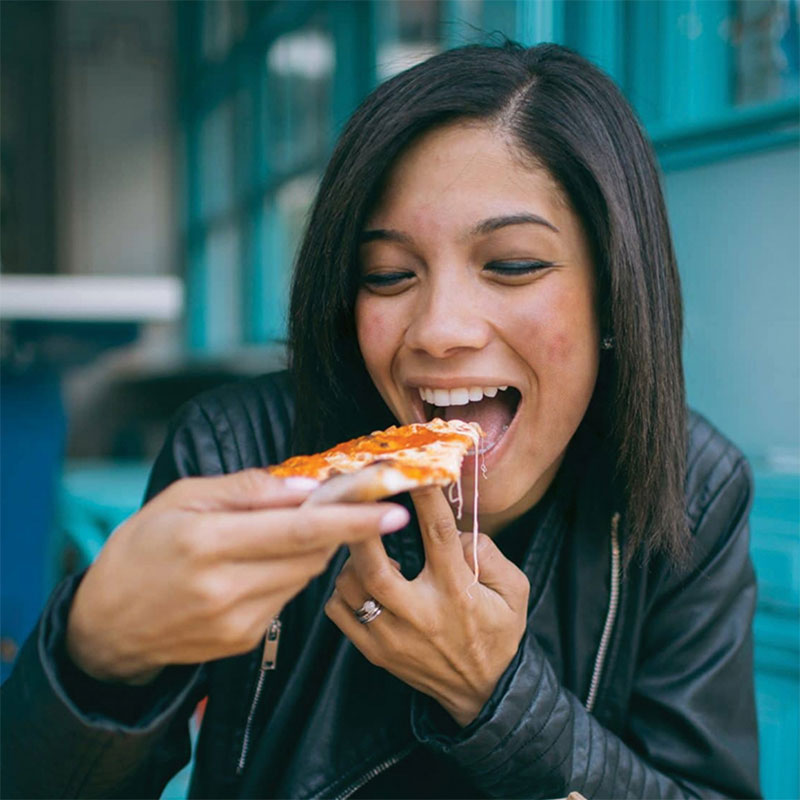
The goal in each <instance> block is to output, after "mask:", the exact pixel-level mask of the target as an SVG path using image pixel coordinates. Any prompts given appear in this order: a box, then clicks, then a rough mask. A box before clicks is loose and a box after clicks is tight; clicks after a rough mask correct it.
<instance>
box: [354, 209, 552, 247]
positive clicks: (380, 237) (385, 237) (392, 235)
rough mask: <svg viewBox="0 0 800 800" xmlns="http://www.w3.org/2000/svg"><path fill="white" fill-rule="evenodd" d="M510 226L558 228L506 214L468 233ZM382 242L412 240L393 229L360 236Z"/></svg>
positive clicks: (536, 218) (363, 241)
mask: <svg viewBox="0 0 800 800" xmlns="http://www.w3.org/2000/svg"><path fill="white" fill-rule="evenodd" d="M510 225H544V227H545V228H550V230H552V231H555V232H556V233H559V232H560V231H559V230H558V228H557V227H556V226H555V225H553V223H552V222H550V221H549V220H546V219H545V218H544V217H540V216H539V215H538V214H527V213H525V214H507V215H505V216H502V217H489V219H484V220H481V221H480V222H479V223H478V224H477V225H475V226H474V227H473V228H472V229H471V230H470V232H469V235H470V236H483V235H486V234H487V233H492V232H493V231H496V230H500V228H506V227H508V226H510ZM374 241H383V242H399V243H400V244H412V243H413V239H412V237H411V236H409V235H408V234H407V233H403V232H402V231H398V230H394V229H393V228H374V229H373V230H369V231H364V233H362V234H361V244H367V243H368V242H374Z"/></svg>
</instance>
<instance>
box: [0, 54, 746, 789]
mask: <svg viewBox="0 0 800 800" xmlns="http://www.w3.org/2000/svg"><path fill="white" fill-rule="evenodd" d="M680 339H681V309H680V294H679V286H678V275H677V270H676V265H675V258H674V255H673V251H672V247H671V243H670V237H669V231H668V227H667V220H666V214H665V210H664V206H663V201H662V197H661V192H660V189H659V184H658V178H657V173H656V169H655V166H654V161H653V157H652V153H651V151H650V149H649V147H648V145H647V144H646V142H645V140H644V138H643V136H642V134H641V132H640V130H639V128H638V126H637V123H636V121H635V119H634V117H633V115H632V113H631V111H630V109H629V107H628V105H627V104H626V103H625V101H624V100H623V98H622V97H621V95H620V94H619V93H618V91H617V90H616V89H615V88H614V86H613V85H612V83H611V82H610V81H609V80H608V79H607V78H606V77H605V76H604V75H603V74H602V73H601V72H599V71H598V70H597V69H596V68H594V67H592V66H591V65H590V64H588V63H587V62H586V61H584V60H583V59H582V58H580V57H579V56H577V55H575V54H573V53H571V52H570V51H567V50H565V49H563V48H560V47H556V46H552V45H542V46H539V47H535V48H531V49H528V50H526V49H523V48H520V47H517V46H515V45H510V44H509V45H507V46H505V47H502V48H487V47H468V48H464V49H460V50H455V51H450V52H447V53H444V54H442V55H440V56H437V57H435V58H433V59H431V60H429V61H427V62H426V63H424V64H422V65H420V66H417V67H415V68H413V69H411V70H409V71H408V72H405V73H403V74H401V75H399V76H397V77H395V78H393V79H392V80H390V81H389V82H387V83H386V84H384V85H383V86H381V87H379V88H378V89H377V90H376V91H375V92H374V93H373V94H372V95H371V96H370V97H368V98H367V100H366V101H365V102H364V104H363V105H362V106H361V108H360V109H359V110H358V111H357V112H356V114H355V115H354V117H353V118H352V120H351V121H350V123H349V125H348V127H347V129H346V130H345V132H344V134H343V135H342V138H341V141H340V142H339V145H338V147H337V149H336V151H335V153H334V155H333V157H332V159H331V163H330V165H329V167H328V170H327V172H326V174H325V177H324V178H323V181H322V185H321V188H320V192H319V197H318V199H317V202H316V205H315V207H314V210H313V214H312V217H311V220H310V224H309V229H308V233H307V234H306V238H305V241H304V244H303V247H302V249H301V252H300V255H299V259H298V264H297V267H296V274H295V281H294V287H293V294H292V307H291V342H290V344H291V353H292V373H291V376H286V375H278V376H266V377H264V378H262V379H259V380H256V381H251V382H244V383H241V384H237V385H235V386H233V387H226V388H223V389H221V390H217V391H214V392H211V393H210V394H207V395H205V396H203V397H201V398H199V399H197V400H196V401H194V402H192V403H190V404H189V405H188V406H187V407H186V408H185V409H184V410H183V411H182V413H181V414H180V415H179V417H178V419H177V421H176V422H175V424H174V426H173V428H172V430H171V433H170V436H169V439H168V441H167V444H166V446H165V447H164V449H163V451H162V453H161V455H160V456H159V459H158V461H157V463H156V466H155V468H154V471H153V475H152V479H151V483H150V487H149V491H148V497H149V498H150V500H149V502H148V503H147V504H146V505H145V506H144V508H143V509H142V510H141V511H140V512H139V513H138V514H137V515H135V516H134V517H132V518H131V519H130V520H128V521H127V522H126V523H125V524H124V525H122V526H121V527H120V528H119V529H118V530H117V531H116V532H115V533H114V535H113V536H112V537H111V539H110V541H109V543H108V544H107V546H106V548H105V549H104V551H103V552H102V553H101V555H100V557H99V559H98V560H97V562H96V563H95V564H94V565H93V566H92V567H91V568H90V569H89V571H88V573H87V574H86V576H85V578H83V580H82V581H80V579H76V580H73V581H71V582H68V583H67V584H65V585H63V586H62V587H60V588H59V590H58V591H57V592H56V594H55V595H54V598H53V599H52V600H51V603H50V605H49V607H48V609H47V610H46V611H45V614H44V617H43V619H42V622H41V624H40V626H39V629H38V631H37V633H36V634H35V635H34V636H33V637H32V638H31V640H30V641H29V642H28V643H27V645H26V646H25V648H24V650H23V652H22V654H21V655H20V659H19V663H18V665H17V667H16V670H15V672H14V674H13V676H12V677H11V679H10V680H9V681H8V684H7V686H6V687H5V688H4V692H5V693H6V697H5V698H4V700H5V702H6V704H7V709H6V712H5V714H4V719H5V720H6V721H8V720H9V719H11V720H13V724H14V725H15V731H16V736H15V737H14V740H13V741H11V737H10V736H8V735H6V736H4V737H3V747H4V748H7V750H6V754H5V756H4V759H5V763H4V769H5V771H6V777H5V780H8V781H9V785H10V786H14V787H15V790H16V791H18V792H19V793H34V792H38V793H43V794H48V795H56V794H58V795H64V794H66V795H74V794H81V795H87V796H88V795H94V796H112V795H119V796H129V795H130V796H155V795H157V794H158V793H159V792H160V790H161V788H162V787H163V785H164V784H165V782H166V781H167V780H168V778H169V777H170V776H171V775H172V774H173V773H174V772H175V771H176V769H177V768H178V767H179V766H180V765H181V764H182V763H184V762H185V761H186V759H187V758H188V747H189V744H188V736H187V730H186V729H187V723H186V721H187V718H188V715H189V714H190V713H191V710H192V708H193V707H194V704H195V703H196V702H197V700H198V699H199V698H200V697H202V696H203V695H205V694H208V697H209V702H208V707H207V710H206V714H205V719H204V722H203V727H202V731H201V734H200V739H199V744H198V750H197V756H196V768H195V774H194V778H193V784H192V791H193V793H194V794H195V795H196V796H205V797H212V796H213V797H231V796H247V797H250V796H262V797H263V796H277V797H347V796H355V797H413V796H419V797H479V796H499V797H521V796H526V797H561V796H564V795H566V794H567V793H568V792H569V791H572V790H577V791H580V792H582V793H583V794H584V795H586V796H599V797H612V796H613V797H623V796H631V797H651V796H652V797H656V796H666V795H668V796H695V795H718V794H722V795H730V796H748V797H750V796H754V795H756V794H758V791H759V790H758V777H757V735H756V723H755V712H754V702H753V685H752V642H751V633H750V626H751V620H752V613H753V606H754V597H755V585H754V576H753V571H752V568H751V565H750V561H749V556H748V541H747V537H748V534H747V512H748V507H749V499H750V495H751V481H750V477H749V471H748V468H747V465H746V463H745V461H744V459H743V458H742V456H741V454H740V453H739V452H738V451H737V450H736V449H735V448H734V447H733V446H732V445H731V444H730V443H728V442H727V441H726V440H725V439H724V438H723V437H722V436H721V435H720V434H719V433H717V432H716V431H715V430H714V429H713V428H712V427H711V426H710V425H709V424H708V423H707V422H705V421H704V420H702V419H701V418H699V417H697V416H695V415H688V417H687V412H686V411H685V406H684V403H685V400H684V389H683V377H682V368H681V357H680V353H681V343H680ZM504 387H507V388H504ZM465 392H466V395H465ZM465 396H466V397H467V398H472V402H470V403H468V404H466V405H464V400H465ZM424 398H428V399H429V400H431V399H432V400H433V403H432V404H431V403H426V402H424ZM433 413H437V414H440V415H444V416H446V417H448V418H451V417H459V418H466V419H473V420H478V421H480V422H481V424H482V426H483V427H484V429H485V430H486V431H487V434H488V441H487V446H488V449H487V452H486V453H485V454H484V459H485V466H486V478H485V480H484V479H481V480H480V486H479V490H480V503H481V506H480V512H479V523H480V527H481V530H482V531H483V532H484V534H483V535H482V536H481V540H480V548H479V561H480V583H479V584H477V585H475V584H474V579H473V573H472V571H471V567H470V564H471V554H470V553H469V552H468V550H469V544H470V542H469V536H468V534H461V533H460V531H459V528H458V525H461V526H463V530H465V531H466V530H470V528H471V520H470V519H469V518H465V519H464V520H462V521H461V522H459V523H457V522H456V520H455V518H454V515H453V512H452V509H451V508H450V506H449V505H448V502H447V500H446V499H445V497H444V495H443V494H442V493H441V492H440V491H439V490H423V491H418V492H415V493H414V496H413V498H412V500H411V503H413V506H412V505H411V503H409V502H405V506H408V507H409V509H412V508H413V513H412V514H411V515H409V512H408V511H407V510H406V508H405V507H404V505H403V504H398V503H376V504H363V505H355V506H346V505H339V506H328V507H323V508H320V507H316V508H314V507H300V505H299V504H300V503H301V502H302V500H303V499H304V497H305V496H306V495H307V493H308V491H309V488H310V487H309V486H308V485H306V484H305V483H304V482H303V481H300V482H298V481H287V482H285V483H281V482H279V481H277V480H275V479H270V478H269V477H267V476H265V475H264V474H263V473H261V472H257V471H254V470H250V471H244V472H242V471H241V470H243V469H245V468H250V467H261V466H264V465H267V464H269V463H274V462H276V461H279V460H281V459H283V458H285V457H287V456H288V455H290V454H291V452H297V451H299V452H309V451H313V450H317V449H321V448H323V447H325V446H329V445H331V444H333V443H335V442H336V441H340V440H342V439H344V438H347V437H350V436H354V435H358V434H361V433H364V432H366V431H369V430H371V429H374V428H377V427H383V426H385V425H388V424H391V423H392V422H394V421H397V420H399V421H401V422H404V423H405V422H410V421H413V420H415V419H424V418H425V417H426V416H430V415H431V414H433ZM293 420H294V422H293ZM293 436H294V439H293V438H292V437H293ZM223 473H233V474H231V475H224V476H223ZM470 474H471V470H470V469H465V470H464V476H463V479H464V484H465V486H464V488H465V490H466V491H470V490H471V488H472V485H471V483H470V480H471V478H470ZM195 475H202V476H218V477H202V478H197V477H187V476H195ZM392 531H396V532H395V533H394V534H392V535H388V536H385V538H383V540H381V538H380V534H387V533H389V532H392ZM342 544H347V545H349V548H348V549H345V548H341V547H340V545H342ZM370 599H374V600H376V601H377V602H378V603H379V604H380V606H381V607H382V612H381V613H380V614H379V615H378V616H375V615H374V614H373V615H369V616H371V617H372V619H371V621H369V622H368V623H367V624H362V623H361V622H360V621H359V620H358V619H357V618H356V612H358V611H359V610H360V609H362V607H363V605H364V603H365V602H366V601H368V600H370ZM279 613H280V617H279V618H277V617H276V615H278V614H279ZM273 618H275V621H273ZM362 618H363V615H362ZM368 618H369V617H368ZM266 629H268V634H267V637H266V640H265V642H262V638H263V632H264V630H266ZM278 644H279V647H277V655H276V646H277V645H278ZM198 663H202V664H203V666H202V667H197V666H191V665H195V664H198ZM181 665H183V666H181ZM23 720H24V721H23ZM31 753H36V762H37V764H41V763H42V760H43V759H44V761H45V763H46V764H47V765H48V766H47V769H46V771H44V772H46V774H36V772H37V771H36V770H35V768H33V767H32V763H33V762H32V759H31V756H30V754H31ZM9 772H10V773H11V776H10V777H9V774H8V773H9ZM15 781H19V783H14V782H15Z"/></svg>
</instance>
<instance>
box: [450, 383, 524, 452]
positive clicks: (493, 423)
mask: <svg viewBox="0 0 800 800" xmlns="http://www.w3.org/2000/svg"><path fill="white" fill-rule="evenodd" d="M503 394H506V392H503V393H501V394H499V395H498V396H497V397H484V398H483V400H479V401H478V402H477V403H467V405H465V406H447V408H444V409H442V411H443V412H444V418H445V419H446V420H451V419H460V420H463V421H464V422H477V423H478V424H479V425H480V426H481V428H483V432H484V433H485V434H486V440H485V443H484V444H483V446H484V447H485V446H489V447H490V446H491V445H493V444H494V443H495V442H497V441H499V439H500V437H501V436H502V435H503V434H504V433H505V432H506V429H507V428H508V426H509V425H510V424H511V420H512V419H513V418H514V410H513V409H512V408H511V407H510V406H509V404H508V402H507V400H505V399H504V398H502V395H503Z"/></svg>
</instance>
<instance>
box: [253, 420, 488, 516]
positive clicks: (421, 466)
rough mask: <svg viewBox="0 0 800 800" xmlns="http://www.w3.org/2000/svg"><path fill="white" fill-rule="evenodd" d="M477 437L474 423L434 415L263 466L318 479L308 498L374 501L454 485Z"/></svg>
mask: <svg viewBox="0 0 800 800" xmlns="http://www.w3.org/2000/svg"><path fill="white" fill-rule="evenodd" d="M482 436H483V431H482V430H481V428H480V426H479V425H478V424H477V423H470V422H463V421H462V420H457V419H454V420H443V419H438V418H437V419H433V420H431V421H430V422H424V423H423V422H419V423H413V424H411V425H403V426H402V427H397V426H395V425H393V426H391V427H390V428H387V429H386V430H383V431H375V432H374V433H370V434H368V435H366V436H361V437H359V438H358V439H351V440H350V441H347V442H342V443H341V444H338V445H336V446H335V447H332V448H331V449H330V450H326V451H325V452H323V453H316V454H314V455H310V456H294V457H293V458H290V459H287V460H286V461H284V462H283V463H281V464H277V465H275V466H272V467H269V468H268V470H269V472H270V473H271V474H273V475H275V476H276V477H279V478H287V477H290V476H297V475H302V476H304V477H309V478H315V479H316V480H318V481H321V482H322V485H321V486H320V488H319V489H316V490H315V491H314V492H313V493H312V494H311V496H310V497H309V500H308V501H307V502H310V503H332V502H342V501H367V500H379V499H381V498H383V497H389V496H391V495H394V494H398V493H399V492H405V491H409V490H410V489H416V488H419V487H421V486H449V485H453V484H455V485H456V486H459V485H460V481H461V464H462V462H463V460H464V456H465V455H466V454H467V452H468V451H469V450H473V452H476V453H477V452H478V449H479V447H478V444H479V442H480V438H481V437H482ZM459 494H460V492H459Z"/></svg>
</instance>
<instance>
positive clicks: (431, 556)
mask: <svg viewBox="0 0 800 800" xmlns="http://www.w3.org/2000/svg"><path fill="white" fill-rule="evenodd" d="M411 499H412V500H413V501H414V507H415V508H416V510H417V517H418V519H419V527H420V531H421V532H422V544H423V547H424V548H425V564H426V566H429V567H430V568H431V570H433V572H434V573H436V574H438V575H440V576H442V577H443V578H446V579H449V580H451V581H453V582H455V583H457V584H458V585H459V587H460V586H461V584H462V583H463V582H464V579H465V574H466V572H467V570H466V565H465V563H464V557H463V551H462V548H461V539H460V533H459V530H458V528H456V520H455V517H454V516H453V511H452V509H451V508H450V504H449V503H448V502H447V498H446V497H445V496H444V492H443V491H442V490H441V489H439V488H438V487H436V486H430V487H426V488H424V489H416V490H415V491H413V492H411Z"/></svg>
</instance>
